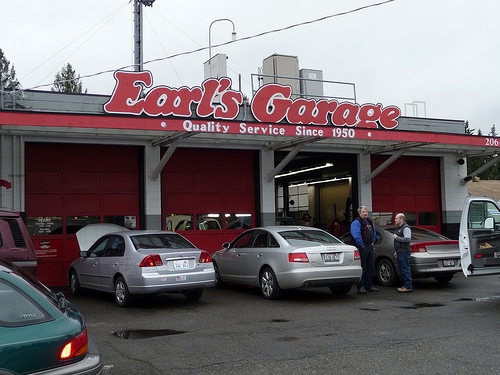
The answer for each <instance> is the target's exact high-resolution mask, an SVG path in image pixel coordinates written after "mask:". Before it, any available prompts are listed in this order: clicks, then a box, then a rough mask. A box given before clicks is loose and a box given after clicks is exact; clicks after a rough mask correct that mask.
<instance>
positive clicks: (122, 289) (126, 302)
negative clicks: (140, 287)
mask: <svg viewBox="0 0 500 375" xmlns="http://www.w3.org/2000/svg"><path fill="white" fill-rule="evenodd" d="M115 301H116V304H117V305H118V306H120V307H128V306H130V305H131V304H132V295H131V294H130V292H129V291H128V286H127V283H126V282H125V279H124V278H123V277H122V276H119V277H117V278H116V280H115Z"/></svg>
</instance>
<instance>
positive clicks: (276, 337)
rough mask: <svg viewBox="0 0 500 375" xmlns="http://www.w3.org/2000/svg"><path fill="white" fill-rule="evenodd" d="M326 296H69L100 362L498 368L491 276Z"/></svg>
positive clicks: (499, 298) (189, 369)
mask: <svg viewBox="0 0 500 375" xmlns="http://www.w3.org/2000/svg"><path fill="white" fill-rule="evenodd" d="M414 287H415V290H414V292H413V293H412V294H399V293H397V291H396V290H395V288H384V287H380V292H378V293H369V294H367V295H358V294H357V293H356V291H355V288H353V290H351V292H350V293H349V294H348V295H346V296H334V295H332V294H331V293H330V292H329V290H328V289H327V288H319V289H307V290H306V289H304V290H296V291H291V292H289V293H287V294H286V295H285V296H284V298H283V299H281V300H278V301H268V300H264V299H263V298H262V297H261V296H260V291H259V290H258V289H255V288H246V287H237V286H228V287H225V288H223V289H207V290H205V293H204V295H203V297H202V298H201V299H200V300H199V301H196V302H189V301H187V300H186V299H185V298H184V296H183V295H158V296H153V297H147V298H140V299H139V300H138V301H136V303H135V304H134V305H133V306H132V307H130V308H119V307H117V306H116V304H115V302H114V299H113V296H112V295H110V294H101V293H96V292H87V293H86V294H85V295H83V296H80V297H73V296H71V295H69V293H67V290H65V292H66V294H67V295H68V298H69V299H70V300H71V301H72V302H74V303H75V304H76V305H77V307H78V308H79V309H80V311H81V312H82V314H83V315H84V317H85V319H86V322H87V326H88V329H89V333H90V335H91V337H92V338H93V340H94V341H96V342H97V344H98V346H99V348H100V350H101V352H102V355H103V362H104V366H105V370H104V373H105V374H132V373H133V374H152V375H154V374H167V373H168V374H238V375H245V374H285V373H286V374H332V373H336V374H367V373H368V374H403V373H404V374H422V373H440V374H471V373H473V374H493V373H498V369H499V368H500V346H499V345H498V331H499V323H498V316H499V313H500V281H499V278H498V276H488V277H480V278H472V279H466V278H465V277H464V276H463V275H462V274H456V275H455V278H454V279H453V280H452V281H451V282H450V283H449V284H446V285H439V284H437V283H436V282H435V281H434V280H433V279H428V280H417V281H415V282H414Z"/></svg>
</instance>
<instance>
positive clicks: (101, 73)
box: [26, 0, 396, 90]
mask: <svg viewBox="0 0 500 375" xmlns="http://www.w3.org/2000/svg"><path fill="white" fill-rule="evenodd" d="M394 1H396V0H386V1H382V2H379V3H374V4H369V5H364V6H362V7H359V8H355V9H351V10H348V11H345V12H340V13H335V14H331V15H328V16H324V17H320V18H316V19H314V20H310V21H304V22H300V23H296V24H293V25H289V26H285V27H282V28H279V29H273V30H269V31H264V32H262V33H259V34H254V35H250V36H247V37H243V38H238V39H236V40H230V41H227V42H224V43H220V44H216V45H213V46H212V48H216V47H222V46H225V45H228V44H232V43H241V42H243V41H246V40H250V39H255V38H260V37H262V36H265V35H269V34H274V33H279V32H282V31H286V30H290V29H293V28H297V27H300V26H305V25H310V24H313V23H317V22H321V21H325V20H328V19H331V18H335V17H341V16H345V15H348V14H352V13H356V12H360V11H362V10H365V9H368V8H373V7H377V6H381V5H385V4H388V3H391V2H394ZM208 48H209V47H208V46H206V47H200V48H197V49H194V50H190V51H185V52H179V53H175V54H172V55H168V56H165V57H160V58H157V59H153V60H148V61H145V62H143V65H144V66H145V65H148V64H152V63H155V62H159V61H164V60H169V59H174V58H176V57H180V56H186V55H192V54H195V53H198V52H201V51H205V50H207V49H208ZM136 65H137V64H130V65H126V66H122V67H120V68H114V69H108V70H103V71H100V72H97V73H92V74H87V75H84V76H81V77H79V78H77V79H83V78H92V77H97V76H100V75H103V74H108V73H114V72H115V71H117V70H125V69H129V68H134V67H135V66H136ZM52 84H53V83H50V84H42V85H37V86H33V87H30V88H28V89H26V90H34V89H38V88H42V87H47V86H51V85H52Z"/></svg>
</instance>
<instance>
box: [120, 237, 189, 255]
mask: <svg viewBox="0 0 500 375" xmlns="http://www.w3.org/2000/svg"><path fill="white" fill-rule="evenodd" d="M130 239H131V240H132V243H133V244H134V247H135V248H136V249H137V250H141V251H142V250H144V249H161V248H170V249H192V248H194V247H195V246H194V245H193V244H192V243H191V242H189V241H188V240H186V239H185V238H184V237H182V236H180V235H178V234H175V233H171V234H140V235H137V236H131V237H130Z"/></svg>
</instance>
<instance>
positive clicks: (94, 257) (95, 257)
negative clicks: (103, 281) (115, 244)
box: [77, 236, 109, 289]
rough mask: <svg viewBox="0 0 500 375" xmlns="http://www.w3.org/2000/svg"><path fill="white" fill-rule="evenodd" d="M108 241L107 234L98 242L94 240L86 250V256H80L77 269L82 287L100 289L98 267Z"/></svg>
mask: <svg viewBox="0 0 500 375" xmlns="http://www.w3.org/2000/svg"><path fill="white" fill-rule="evenodd" d="M108 241H109V236H106V237H103V238H101V239H100V240H99V242H96V243H95V244H94V246H92V247H91V248H90V249H89V250H88V252H87V256H86V257H83V258H80V263H79V264H78V266H77V271H78V277H79V278H80V284H81V286H82V287H85V288H90V289H101V285H100V282H99V267H100V262H101V260H102V259H103V256H104V250H105V249H106V244H107V243H108Z"/></svg>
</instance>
